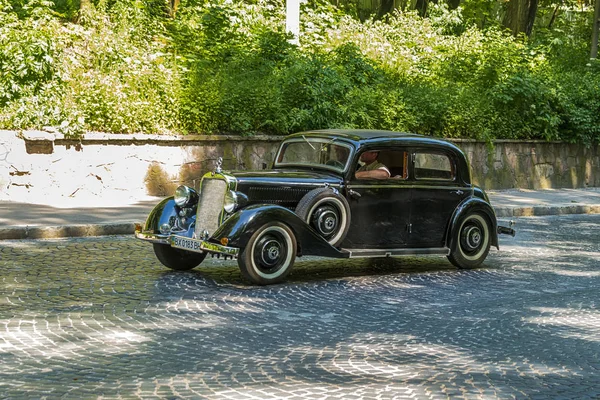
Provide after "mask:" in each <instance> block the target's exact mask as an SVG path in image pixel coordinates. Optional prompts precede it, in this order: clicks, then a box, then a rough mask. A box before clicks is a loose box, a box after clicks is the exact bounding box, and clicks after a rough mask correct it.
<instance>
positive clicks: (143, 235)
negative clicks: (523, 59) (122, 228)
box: [135, 231, 169, 244]
mask: <svg viewBox="0 0 600 400" xmlns="http://www.w3.org/2000/svg"><path fill="white" fill-rule="evenodd" d="M135 237H136V238H138V239H141V240H145V241H147V242H151V243H162V244H169V235H161V234H158V233H151V232H141V231H135Z"/></svg>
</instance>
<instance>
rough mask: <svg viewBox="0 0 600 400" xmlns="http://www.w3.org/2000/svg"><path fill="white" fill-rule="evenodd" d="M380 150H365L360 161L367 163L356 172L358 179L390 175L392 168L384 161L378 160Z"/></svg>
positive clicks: (381, 177) (379, 177)
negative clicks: (388, 167) (384, 163)
mask: <svg viewBox="0 0 600 400" xmlns="http://www.w3.org/2000/svg"><path fill="white" fill-rule="evenodd" d="M378 156H379V150H369V151H365V152H364V153H362V154H361V155H360V161H362V162H364V163H365V164H364V165H363V166H362V167H360V168H359V169H358V170H357V171H356V174H354V175H355V176H356V179H387V178H389V177H390V170H389V169H387V167H386V166H385V165H383V163H380V162H379V161H377V157H378Z"/></svg>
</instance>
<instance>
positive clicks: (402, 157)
mask: <svg viewBox="0 0 600 400" xmlns="http://www.w3.org/2000/svg"><path fill="white" fill-rule="evenodd" d="M358 156H359V157H360V154H359V155H358ZM378 161H380V162H382V163H383V164H384V165H385V166H386V167H387V168H388V169H389V170H390V173H391V175H390V178H388V179H356V178H355V176H354V172H353V174H352V177H351V178H350V180H349V182H348V185H347V196H348V203H349V205H350V213H351V222H350V229H349V231H348V234H347V235H346V239H345V240H344V242H343V243H342V247H343V248H348V249H368V248H372V249H395V248H402V247H406V245H407V240H408V230H407V227H408V223H409V217H410V187H409V183H408V181H407V178H408V152H407V150H406V149H403V148H395V149H389V148H387V149H382V150H381V151H380V152H379V158H378Z"/></svg>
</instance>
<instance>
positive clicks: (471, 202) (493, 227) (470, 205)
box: [446, 197, 498, 250]
mask: <svg viewBox="0 0 600 400" xmlns="http://www.w3.org/2000/svg"><path fill="white" fill-rule="evenodd" d="M474 212H480V213H482V214H483V215H484V216H485V217H486V218H487V220H488V222H489V223H490V241H491V245H492V246H494V247H496V248H497V249H498V228H497V227H498V221H497V219H496V213H495V212H494V209H493V208H492V206H490V204H489V203H487V202H486V201H485V200H483V199H480V198H479V197H470V198H468V199H466V200H465V201H463V202H462V203H461V204H459V206H458V207H457V208H456V210H454V213H453V214H452V218H450V224H448V231H447V232H446V246H447V247H448V248H449V249H450V250H452V249H454V247H455V245H456V243H455V238H456V230H457V229H459V228H460V226H459V223H460V220H461V218H462V217H463V216H465V215H468V214H470V213H474Z"/></svg>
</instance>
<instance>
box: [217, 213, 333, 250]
mask: <svg viewBox="0 0 600 400" xmlns="http://www.w3.org/2000/svg"><path fill="white" fill-rule="evenodd" d="M273 221H277V222H282V223H284V224H286V225H287V226H289V227H290V228H291V229H292V231H293V232H294V235H295V236H296V241H297V242H298V255H319V256H324V257H344V256H343V253H341V252H340V251H339V250H337V249H336V248H335V247H333V246H331V245H330V244H329V243H327V241H326V240H325V239H323V238H322V237H321V236H320V235H319V234H318V233H317V232H316V231H315V230H314V229H313V228H311V227H310V226H309V225H308V224H307V223H306V222H304V221H303V220H302V219H300V217H298V216H297V215H296V214H295V213H294V212H292V211H290V210H288V209H287V208H284V207H281V206H277V205H265V204H258V205H253V206H250V207H246V208H244V209H242V210H239V211H238V212H236V213H235V214H233V215H232V216H231V217H229V218H228V219H227V220H226V221H225V222H224V223H223V224H222V225H221V226H220V227H219V229H217V231H216V232H215V233H214V234H213V235H212V237H211V239H212V240H216V241H217V242H220V241H221V239H222V238H227V239H228V244H227V246H229V247H237V248H240V249H243V248H244V247H246V245H247V244H248V241H249V240H250V237H252V235H253V234H254V233H255V232H256V231H257V230H258V229H259V228H260V227H262V226H263V225H264V224H266V223H267V222H273Z"/></svg>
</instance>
